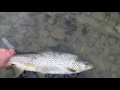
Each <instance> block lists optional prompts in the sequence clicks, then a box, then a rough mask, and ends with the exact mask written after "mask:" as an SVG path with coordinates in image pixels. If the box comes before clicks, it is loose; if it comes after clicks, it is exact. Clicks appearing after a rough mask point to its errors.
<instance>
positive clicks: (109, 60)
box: [0, 12, 120, 78]
mask: <svg viewBox="0 0 120 90" xmlns="http://www.w3.org/2000/svg"><path fill="white" fill-rule="evenodd" d="M0 33H1V34H3V35H4V36H5V37H6V38H7V39H8V40H9V42H10V43H11V44H13V45H14V46H15V48H16V49H17V50H19V51H21V52H25V51H27V52H28V51H32V52H40V51H41V50H42V49H44V48H46V47H51V48H52V47H59V46H60V45H61V47H59V50H61V48H62V50H63V51H64V50H65V51H66V52H72V53H76V54H78V55H79V56H81V57H82V58H85V59H86V60H88V61H89V62H91V63H93V65H94V68H93V69H91V70H88V71H85V72H84V73H87V77H90V78H93V77H94V78H119V77H120V70H119V68H120V50H119V49H120V13H118V12H0ZM0 47H5V46H4V44H2V42H1V43H0ZM67 47H69V48H70V49H71V50H69V49H66V48H67ZM5 48H6V47H5ZM55 50H57V49H56V48H55ZM2 72H3V71H2ZM9 72H10V71H9ZM0 73H1V72H0Z"/></svg>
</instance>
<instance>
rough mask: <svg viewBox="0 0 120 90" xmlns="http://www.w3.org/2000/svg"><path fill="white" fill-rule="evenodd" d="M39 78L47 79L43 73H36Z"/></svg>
mask: <svg viewBox="0 0 120 90" xmlns="http://www.w3.org/2000/svg"><path fill="white" fill-rule="evenodd" d="M36 74H37V76H38V77H39V78H45V74H44V73H41V72H37V73H36Z"/></svg>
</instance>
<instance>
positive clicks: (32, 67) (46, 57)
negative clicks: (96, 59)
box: [10, 51, 93, 74]
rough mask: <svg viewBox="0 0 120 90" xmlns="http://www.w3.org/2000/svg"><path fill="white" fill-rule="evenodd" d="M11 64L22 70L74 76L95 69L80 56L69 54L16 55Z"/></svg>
mask: <svg viewBox="0 0 120 90" xmlns="http://www.w3.org/2000/svg"><path fill="white" fill-rule="evenodd" d="M10 63H11V64H14V65H16V66H17V67H18V68H20V69H22V70H28V71H34V72H41V73H44V74H73V73H79V72H82V71H85V70H89V69H91V68H93V65H91V64H90V63H88V62H86V61H79V60H78V56H76V55H73V54H69V53H59V52H52V51H49V52H43V53H41V54H18V55H17V54H16V55H14V56H13V57H12V58H11V59H10Z"/></svg>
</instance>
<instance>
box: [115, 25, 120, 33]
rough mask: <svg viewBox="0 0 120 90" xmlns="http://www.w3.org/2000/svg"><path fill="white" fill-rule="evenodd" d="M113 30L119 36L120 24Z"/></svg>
mask: <svg viewBox="0 0 120 90" xmlns="http://www.w3.org/2000/svg"><path fill="white" fill-rule="evenodd" d="M115 29H116V30H117V33H118V34H120V24H118V25H116V26H115Z"/></svg>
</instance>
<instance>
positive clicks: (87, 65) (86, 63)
mask: <svg viewBox="0 0 120 90" xmlns="http://www.w3.org/2000/svg"><path fill="white" fill-rule="evenodd" d="M85 68H86V69H87V70H88V69H92V68H93V65H92V64H91V63H89V62H85Z"/></svg>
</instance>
